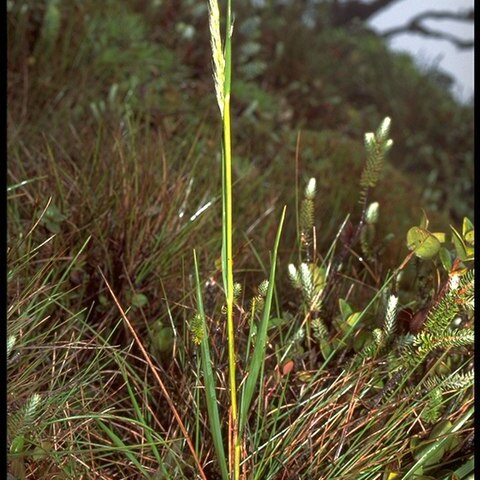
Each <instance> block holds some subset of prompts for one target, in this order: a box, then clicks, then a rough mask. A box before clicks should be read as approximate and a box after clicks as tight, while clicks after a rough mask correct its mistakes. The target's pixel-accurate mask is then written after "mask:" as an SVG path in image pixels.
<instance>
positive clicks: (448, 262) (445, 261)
mask: <svg viewBox="0 0 480 480" xmlns="http://www.w3.org/2000/svg"><path fill="white" fill-rule="evenodd" d="M438 256H439V257H440V261H441V262H442V266H443V268H444V270H445V271H446V272H449V271H450V270H451V269H452V256H451V255H450V252H449V251H448V250H447V249H446V248H445V247H441V248H440V250H439V252H438Z"/></svg>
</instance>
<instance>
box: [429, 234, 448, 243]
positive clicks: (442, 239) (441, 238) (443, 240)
mask: <svg viewBox="0 0 480 480" xmlns="http://www.w3.org/2000/svg"><path fill="white" fill-rule="evenodd" d="M432 235H433V236H434V237H435V238H436V239H437V240H438V241H439V242H440V243H445V234H444V233H443V232H432Z"/></svg>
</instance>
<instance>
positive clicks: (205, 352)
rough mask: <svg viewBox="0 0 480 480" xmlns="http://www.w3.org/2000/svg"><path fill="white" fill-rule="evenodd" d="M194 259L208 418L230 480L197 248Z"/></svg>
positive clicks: (225, 471)
mask: <svg viewBox="0 0 480 480" xmlns="http://www.w3.org/2000/svg"><path fill="white" fill-rule="evenodd" d="M193 261H194V264H195V281H196V286H197V308H198V313H199V314H200V316H201V317H202V322H203V326H204V330H205V333H204V335H203V338H202V343H201V344H200V352H201V359H202V367H203V368H202V370H203V377H204V379H205V396H206V401H207V411H208V420H209V423H210V429H211V431H212V437H213V445H214V447H215V452H216V454H217V460H218V463H219V466H220V471H221V472H222V478H223V479H224V480H228V478H229V476H228V468H227V460H226V457H225V450H224V448H223V438H222V427H221V425H220V415H219V413H218V405H217V395H216V393H215V377H214V375H213V370H212V362H211V360H210V346H209V344H208V342H209V336H208V330H207V323H206V319H205V311H204V309H203V299H202V290H201V288H200V275H199V273H198V262H197V255H196V253H195V250H194V251H193Z"/></svg>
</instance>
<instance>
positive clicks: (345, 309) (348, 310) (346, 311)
mask: <svg viewBox="0 0 480 480" xmlns="http://www.w3.org/2000/svg"><path fill="white" fill-rule="evenodd" d="M338 306H339V308H340V313H341V315H342V319H343V320H346V319H347V318H348V317H349V316H350V315H351V314H352V312H353V310H352V307H351V306H350V305H349V304H348V303H347V302H346V301H345V300H344V299H343V298H340V300H338Z"/></svg>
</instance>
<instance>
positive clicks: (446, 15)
mask: <svg viewBox="0 0 480 480" xmlns="http://www.w3.org/2000/svg"><path fill="white" fill-rule="evenodd" d="M473 17H474V12H473V9H471V10H467V11H465V12H457V13H455V12H446V11H436V12H435V11H431V12H423V13H421V14H419V15H417V16H415V17H413V18H412V19H411V20H410V21H409V22H408V23H407V24H405V25H403V26H400V27H395V28H392V29H390V30H387V31H385V32H383V33H382V34H381V36H382V37H384V38H388V37H393V36H395V35H399V34H402V33H416V34H419V35H424V36H426V37H432V38H438V39H440V40H447V41H449V42H450V43H452V44H453V45H455V46H456V47H457V48H459V49H467V48H473V45H474V42H473V40H462V39H461V38H458V37H456V36H454V35H451V34H449V33H446V32H441V31H438V30H434V29H432V28H429V27H426V26H425V25H422V23H421V22H423V21H425V20H430V19H435V20H456V21H462V22H471V21H473Z"/></svg>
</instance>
